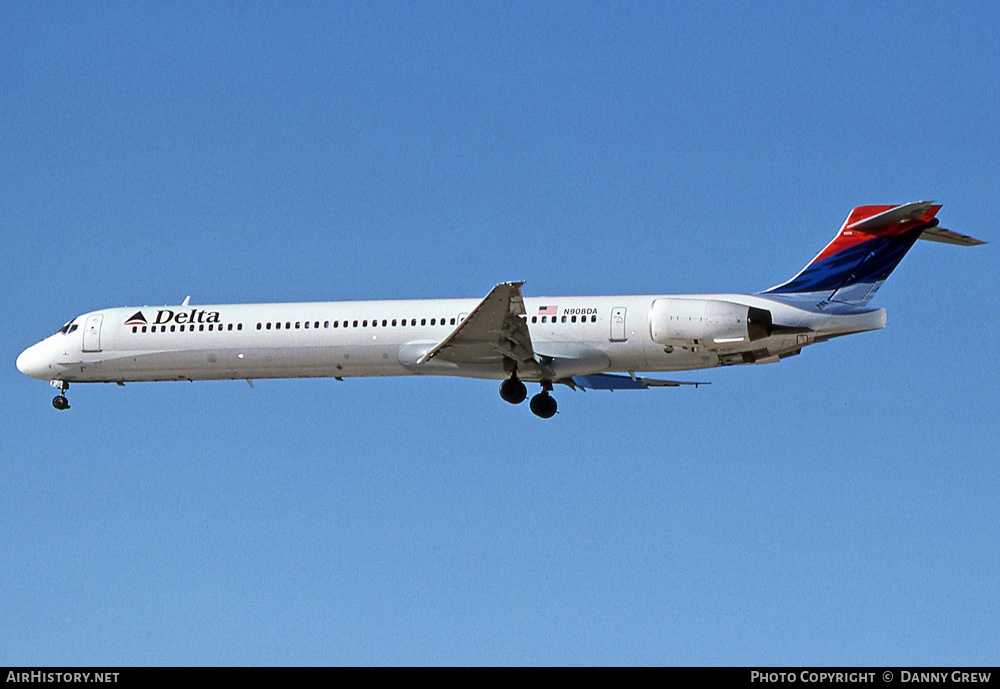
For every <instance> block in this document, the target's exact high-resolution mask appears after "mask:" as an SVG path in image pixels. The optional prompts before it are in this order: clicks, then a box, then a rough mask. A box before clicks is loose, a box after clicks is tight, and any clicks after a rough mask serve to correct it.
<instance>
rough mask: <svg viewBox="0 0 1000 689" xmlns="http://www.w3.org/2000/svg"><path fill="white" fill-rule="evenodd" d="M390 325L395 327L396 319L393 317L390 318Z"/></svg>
mask: <svg viewBox="0 0 1000 689" xmlns="http://www.w3.org/2000/svg"><path fill="white" fill-rule="evenodd" d="M392 327H393V328H395V327H396V319H395V318H393V319H392Z"/></svg>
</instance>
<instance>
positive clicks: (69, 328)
mask: <svg viewBox="0 0 1000 689" xmlns="http://www.w3.org/2000/svg"><path fill="white" fill-rule="evenodd" d="M78 327H79V326H78V325H77V324H76V323H74V322H73V321H70V322H69V323H67V324H66V325H64V326H63V327H61V328H60V329H59V332H61V333H62V334H63V335H66V334H68V333H73V332H76V329H77V328H78Z"/></svg>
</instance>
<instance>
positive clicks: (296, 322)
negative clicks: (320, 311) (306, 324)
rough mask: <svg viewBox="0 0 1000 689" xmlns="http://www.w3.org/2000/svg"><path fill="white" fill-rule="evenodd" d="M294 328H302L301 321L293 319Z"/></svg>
mask: <svg viewBox="0 0 1000 689" xmlns="http://www.w3.org/2000/svg"><path fill="white" fill-rule="evenodd" d="M295 329H296V330H301V329H302V321H295Z"/></svg>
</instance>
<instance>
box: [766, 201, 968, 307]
mask: <svg viewBox="0 0 1000 689" xmlns="http://www.w3.org/2000/svg"><path fill="white" fill-rule="evenodd" d="M939 210H941V206H939V205H936V204H934V203H931V202H928V201H918V202H915V203H907V204H904V205H902V206H858V207H857V208H855V209H854V210H852V211H851V214H850V215H848V216H847V220H846V221H845V222H844V225H843V227H841V228H840V232H838V233H837V236H836V237H834V238H833V241H832V242H830V243H829V244H827V246H826V248H825V249H823V250H822V251H821V252H819V255H817V256H816V258H814V259H813V260H812V261H810V262H809V264H808V265H807V266H806V267H805V268H803V269H802V270H801V271H799V273H798V274H797V275H796V276H795V277H793V278H792V279H791V280H789V281H787V282H784V283H782V284H780V285H778V286H776V287H772V288H770V289H768V290H766V291H764V292H763V294H788V295H809V296H811V297H815V298H816V299H818V300H819V301H827V302H830V301H832V302H840V303H844V304H849V305H851V306H865V305H866V304H867V303H868V302H869V301H871V298H872V297H873V296H875V292H877V291H878V288H879V287H881V286H882V283H883V282H885V280H886V278H887V277H889V274H890V273H892V271H893V269H895V267H896V266H897V265H899V262H900V261H901V260H903V256H905V255H906V252H907V251H909V250H910V247H911V246H913V244H914V242H916V241H917V240H918V239H920V238H921V235H924V234H925V233H927V235H926V236H925V237H924V238H925V239H931V240H936V241H947V242H948V243H953V244H965V245H967V246H970V245H972V244H982V243H983V242H981V241H979V240H978V239H973V238H972V237H966V236H965V235H960V234H958V233H957V232H951V231H950V230H944V229H940V228H938V229H936V228H937V224H938V220H937V218H935V217H934V216H935V215H937V212H938V211H939Z"/></svg>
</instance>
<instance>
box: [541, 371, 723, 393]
mask: <svg viewBox="0 0 1000 689" xmlns="http://www.w3.org/2000/svg"><path fill="white" fill-rule="evenodd" d="M559 382H560V383H565V384H566V385H569V386H570V387H578V388H583V389H584V390H646V389H648V388H677V387H680V386H682V385H693V386H694V387H698V386H699V385H708V383H703V382H699V383H692V382H689V381H683V380H658V379H656V378H633V377H631V376H616V375H612V374H610V373H594V374H591V375H587V376H573V377H572V378H570V379H568V380H564V381H563V380H561V381H559Z"/></svg>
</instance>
